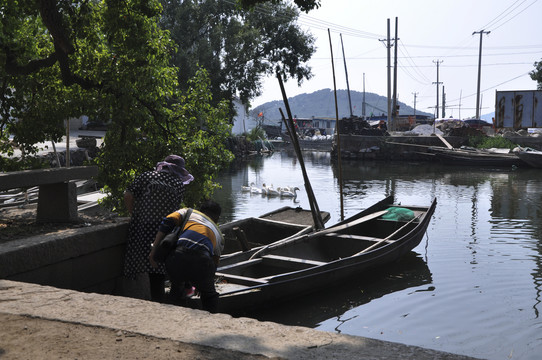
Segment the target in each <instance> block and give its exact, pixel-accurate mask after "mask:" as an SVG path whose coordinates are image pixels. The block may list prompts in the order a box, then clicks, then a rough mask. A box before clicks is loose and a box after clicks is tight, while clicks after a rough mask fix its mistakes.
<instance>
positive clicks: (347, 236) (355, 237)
mask: <svg viewBox="0 0 542 360" xmlns="http://www.w3.org/2000/svg"><path fill="white" fill-rule="evenodd" d="M325 236H329V237H334V238H340V239H352V240H361V241H371V242H379V241H382V240H383V239H381V238H375V237H370V236H361V235H350V234H337V233H330V234H326V235H325ZM394 241H395V240H391V239H387V240H384V242H385V243H388V244H390V243H392V242H394Z"/></svg>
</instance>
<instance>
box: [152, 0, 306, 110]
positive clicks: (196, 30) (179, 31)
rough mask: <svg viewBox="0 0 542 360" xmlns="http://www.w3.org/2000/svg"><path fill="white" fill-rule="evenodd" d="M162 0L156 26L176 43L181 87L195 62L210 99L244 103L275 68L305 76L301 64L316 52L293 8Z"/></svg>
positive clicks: (300, 78) (289, 75)
mask: <svg viewBox="0 0 542 360" xmlns="http://www.w3.org/2000/svg"><path fill="white" fill-rule="evenodd" d="M162 3H163V5H164V14H163V17H162V20H161V25H162V27H164V28H165V29H167V30H169V31H170V32H171V36H172V39H173V40H174V41H175V42H176V43H177V45H178V46H179V51H178V52H177V53H176V54H175V55H174V56H173V59H172V60H173V64H174V65H175V66H178V67H179V68H180V69H181V71H180V72H179V83H180V84H181V85H182V84H186V82H187V79H189V78H190V77H192V76H193V74H194V73H195V71H196V69H198V67H199V66H201V67H203V68H205V69H207V70H208V71H209V74H210V76H211V88H212V92H213V97H214V98H215V99H216V100H219V99H225V100H228V101H232V100H233V99H235V98H237V97H238V98H239V99H240V100H241V101H242V102H243V103H245V104H248V103H249V102H250V100H251V99H253V98H254V97H256V96H258V95H260V94H261V84H262V80H263V78H264V77H265V76H267V75H270V74H273V73H274V72H275V71H276V69H279V71H280V72H281V74H282V75H283V78H286V79H287V78H292V79H295V80H296V81H297V82H298V83H299V84H301V82H302V81H303V80H304V79H308V78H310V77H311V71H310V68H309V67H308V66H307V65H306V62H307V61H308V60H309V59H310V57H311V56H312V55H313V54H314V52H315V51H316V49H315V47H314V38H313V37H312V35H310V34H309V33H306V32H304V31H302V30H301V29H300V28H299V27H298V25H297V23H296V21H297V19H298V16H299V11H298V10H297V9H296V8H295V7H292V6H290V5H286V4H283V3H281V2H273V3H271V2H265V3H262V4H259V5H255V6H254V7H253V8H252V9H251V10H250V11H246V10H243V9H241V8H239V7H238V6H236V4H235V2H234V1H225V0H184V1H179V0H177V1H169V0H167V1H166V0H163V1H162Z"/></svg>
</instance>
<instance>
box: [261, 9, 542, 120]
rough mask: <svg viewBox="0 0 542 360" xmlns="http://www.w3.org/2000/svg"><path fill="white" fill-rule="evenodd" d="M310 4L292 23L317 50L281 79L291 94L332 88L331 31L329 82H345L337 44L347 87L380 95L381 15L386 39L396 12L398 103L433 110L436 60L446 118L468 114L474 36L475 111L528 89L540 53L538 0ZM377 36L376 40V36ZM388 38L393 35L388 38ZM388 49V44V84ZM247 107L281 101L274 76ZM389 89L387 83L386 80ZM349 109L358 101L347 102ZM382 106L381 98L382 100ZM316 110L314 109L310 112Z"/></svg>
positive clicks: (383, 64)
mask: <svg viewBox="0 0 542 360" xmlns="http://www.w3.org/2000/svg"><path fill="white" fill-rule="evenodd" d="M321 3H322V6H321V7H320V8H319V9H318V10H314V11H311V12H309V13H308V14H305V13H301V16H300V18H299V25H300V26H301V27H302V28H303V29H304V30H305V31H309V32H310V33H312V34H313V36H314V37H315V38H316V46H317V52H316V53H315V54H314V56H313V58H312V60H311V61H310V63H309V65H310V66H311V68H312V71H313V74H314V77H313V78H312V79H311V80H308V81H304V82H303V84H302V85H301V87H298V86H297V84H296V82H295V81H293V80H290V81H288V82H287V83H286V84H285V88H286V94H287V96H288V97H292V96H295V95H298V94H302V93H312V92H314V91H318V90H320V89H324V88H330V89H333V88H334V85H333V73H332V66H331V50H330V41H329V35H328V29H329V30H330V32H331V43H332V47H333V55H334V65H335V76H336V87H337V89H346V88H347V86H346V76H345V67H344V60H343V54H342V48H341V34H342V42H343V44H344V52H345V56H346V65H347V71H348V79H349V86H350V90H356V91H363V74H365V91H367V92H373V93H376V94H379V95H382V96H386V95H387V91H388V90H387V49H386V38H387V31H388V30H387V19H390V34H391V38H392V39H393V38H394V37H395V18H396V17H397V18H398V37H399V41H398V48H397V52H398V68H397V95H398V98H399V100H400V101H401V102H404V103H406V104H408V105H410V106H412V107H414V98H415V95H414V94H416V109H419V110H422V111H426V112H430V113H434V111H435V106H436V103H437V100H436V98H437V85H436V84H435V83H436V81H437V64H436V63H437V62H439V71H438V73H439V82H441V83H442V84H441V85H440V87H439V91H438V92H439V101H438V102H439V108H440V110H439V117H440V115H441V114H442V108H441V107H442V87H443V86H444V92H445V94H446V105H447V107H446V117H450V116H453V117H461V118H466V117H471V116H474V115H475V114H476V93H477V83H478V59H479V47H480V34H479V33H477V34H474V35H473V33H474V32H480V31H482V30H483V31H485V32H488V31H489V32H490V33H489V34H484V35H483V38H482V71H481V85H480V90H481V100H480V101H481V108H482V109H481V111H480V113H481V114H482V115H483V114H487V113H490V112H492V111H494V108H495V91H496V90H535V89H536V82H535V81H533V80H531V78H530V76H529V75H528V73H529V72H530V71H532V70H533V69H534V66H533V64H534V62H535V61H541V60H542V1H539V0H454V1H451V0H373V1H369V0H322V1H321ZM381 40H382V41H381ZM392 45H393V42H392ZM393 55H394V49H393V46H392V47H391V65H392V71H391V74H392V86H393V62H394V60H393ZM263 90H264V92H263V95H262V96H260V97H258V98H256V99H255V100H254V101H253V106H254V107H255V106H257V105H260V104H262V103H264V102H267V101H272V100H282V96H281V93H280V88H279V83H278V80H277V79H276V78H275V77H271V78H268V79H267V80H266V81H265V83H264V89H263ZM392 91H393V87H392ZM352 106H353V107H355V109H354V114H355V115H360V114H361V104H352ZM383 106H386V104H383ZM314 115H315V116H318V114H314Z"/></svg>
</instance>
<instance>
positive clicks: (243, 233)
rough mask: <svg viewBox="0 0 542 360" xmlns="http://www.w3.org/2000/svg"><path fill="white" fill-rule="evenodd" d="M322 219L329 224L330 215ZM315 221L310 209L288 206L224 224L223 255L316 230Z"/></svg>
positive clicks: (323, 216) (221, 226)
mask: <svg viewBox="0 0 542 360" xmlns="http://www.w3.org/2000/svg"><path fill="white" fill-rule="evenodd" d="M320 214H321V216H322V220H323V221H324V223H325V222H327V221H328V220H329V219H330V214H329V212H327V211H321V212H320ZM313 224H314V223H313V219H312V213H311V211H310V210H306V209H302V208H301V207H291V206H284V207H281V208H279V209H276V210H274V211H271V212H268V213H266V214H263V215H260V216H259V217H249V218H246V219H241V220H236V221H232V222H229V223H226V224H223V225H220V230H221V231H222V233H223V234H224V237H225V246H224V251H223V254H231V253H235V252H238V251H247V250H249V249H253V248H257V247H261V246H264V245H268V244H271V243H274V242H276V241H279V240H282V239H285V238H288V237H292V236H297V235H302V234H306V233H309V232H311V231H313Z"/></svg>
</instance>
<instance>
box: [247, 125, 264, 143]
mask: <svg viewBox="0 0 542 360" xmlns="http://www.w3.org/2000/svg"><path fill="white" fill-rule="evenodd" d="M266 137H267V136H266V134H265V130H264V129H262V128H261V127H259V126H257V127H255V128H253V129H252V130H250V132H249V133H247V134H246V138H247V140H249V141H255V140H260V139H265V138H266Z"/></svg>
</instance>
